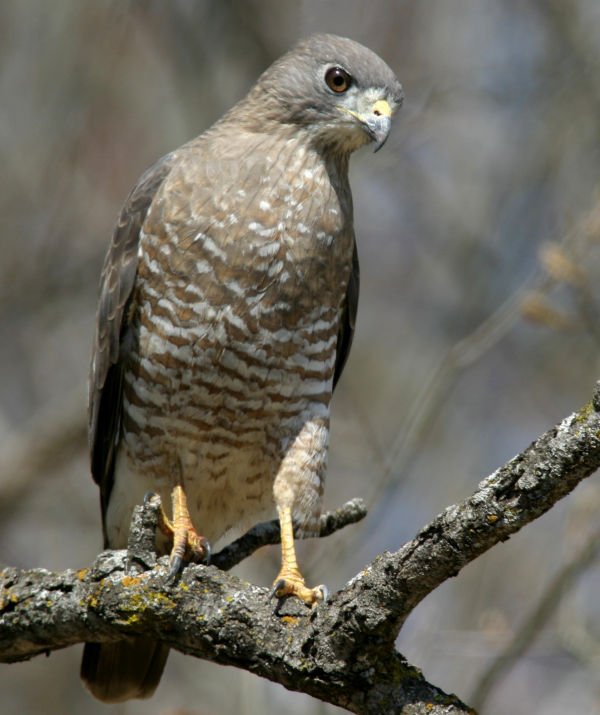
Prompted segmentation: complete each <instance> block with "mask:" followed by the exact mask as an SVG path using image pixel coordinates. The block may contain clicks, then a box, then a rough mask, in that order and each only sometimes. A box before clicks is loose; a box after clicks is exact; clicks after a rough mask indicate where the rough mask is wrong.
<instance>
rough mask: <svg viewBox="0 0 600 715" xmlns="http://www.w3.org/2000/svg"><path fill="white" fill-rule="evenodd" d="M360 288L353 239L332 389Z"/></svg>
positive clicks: (347, 343) (349, 341)
mask: <svg viewBox="0 0 600 715" xmlns="http://www.w3.org/2000/svg"><path fill="white" fill-rule="evenodd" d="M359 289H360V270H359V265H358V252H357V250H356V240H355V241H354V251H353V253H352V270H351V271H350V279H349V280H348V288H347V289H346V300H345V301H344V307H343V308H342V318H341V320H340V329H339V331H338V340H337V351H336V355H335V372H334V374H333V389H334V390H335V386H336V385H337V383H338V380H339V379H340V376H341V374H342V371H343V369H344V365H345V364H346V360H347V359H348V355H350V348H351V347H352V340H353V338H354V328H355V326H356V312H357V310H358V293H359Z"/></svg>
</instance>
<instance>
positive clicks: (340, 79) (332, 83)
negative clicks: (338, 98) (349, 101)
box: [325, 67, 352, 92]
mask: <svg viewBox="0 0 600 715" xmlns="http://www.w3.org/2000/svg"><path fill="white" fill-rule="evenodd" d="M325 81H326V82H327V86H328V87H329V89H332V90H333V91H334V92H345V91H346V90H347V89H348V87H349V86H350V85H351V84H352V77H350V75H349V74H348V73H347V72H346V71H345V70H343V69H342V68H341V67H332V68H331V69H330V70H327V74H326V75H325Z"/></svg>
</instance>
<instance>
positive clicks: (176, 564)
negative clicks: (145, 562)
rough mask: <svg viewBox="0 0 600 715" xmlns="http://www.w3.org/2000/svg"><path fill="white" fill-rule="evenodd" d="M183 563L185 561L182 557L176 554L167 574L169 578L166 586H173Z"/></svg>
mask: <svg viewBox="0 0 600 715" xmlns="http://www.w3.org/2000/svg"><path fill="white" fill-rule="evenodd" d="M182 563H183V559H182V558H181V556H179V555H178V554H175V556H173V560H172V561H171V565H170V567H169V572H168V573H167V578H166V579H165V585H166V586H171V584H172V583H173V581H175V579H176V577H177V574H178V573H179V569H180V568H181V564H182Z"/></svg>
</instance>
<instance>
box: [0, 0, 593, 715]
mask: <svg viewBox="0 0 600 715" xmlns="http://www.w3.org/2000/svg"><path fill="white" fill-rule="evenodd" d="M315 31H326V32H334V33H337V34H341V35H346V36H349V37H352V38H353V39H355V40H358V41H359V42H362V43H363V44H365V45H367V46H369V47H370V48H372V49H373V50H375V51H376V52H377V53H379V54H380V55H381V56H382V57H383V58H384V59H385V60H386V61H387V63H388V64H389V65H390V66H391V67H392V68H393V69H394V71H395V72H396V74H397V76H398V78H399V79H400V81H401V82H402V84H403V85H404V88H405V92H406V101H405V105H404V108H403V109H402V111H401V113H400V115H399V116H398V120H397V121H396V123H395V127H394V129H393V133H392V136H391V137H390V139H389V141H388V143H387V145H386V146H385V148H384V149H383V150H382V151H381V152H380V153H379V154H377V155H376V156H373V154H372V153H371V152H370V151H369V150H362V151H361V152H359V153H358V155H356V156H355V157H354V159H353V161H352V170H351V173H352V176H351V180H352V186H353V191H354V199H355V212H356V233H357V237H358V244H359V253H360V260H361V273H362V278H361V280H362V286H361V291H362V295H361V304H360V308H359V315H358V328H357V333H356V337H355V342H354V347H353V351H352V356H351V358H350V361H349V363H348V365H347V367H346V371H345V374H344V377H343V378H342V380H341V382H340V385H339V388H338V390H337V392H336V395H335V398H334V407H333V420H332V443H331V454H330V466H329V472H328V477H327V488H326V494H325V507H326V508H328V509H331V508H336V507H338V506H339V505H341V504H342V503H343V502H345V501H346V500H348V499H350V498H352V497H355V496H360V497H363V498H364V499H365V500H366V502H367V503H368V505H369V508H370V512H369V516H368V517H367V519H366V520H365V521H364V522H362V523H361V524H359V525H356V526H352V527H349V528H347V529H346V530H344V531H343V532H340V533H338V534H336V535H334V536H333V537H330V538H329V539H327V540H323V541H317V540H315V541H312V542H310V543H305V544H303V545H302V548H301V554H300V559H301V563H302V564H303V566H304V572H305V575H306V577H307V580H308V581H309V582H310V583H321V582H323V581H325V582H327V583H328V584H329V586H330V587H331V588H333V589H338V588H340V587H342V586H343V585H344V583H346V582H347V581H348V580H349V579H350V578H351V577H352V576H354V575H355V574H356V573H357V572H358V571H359V570H360V569H361V568H362V567H363V566H364V565H365V564H367V563H368V562H369V561H370V560H372V559H373V558H374V557H375V556H376V555H377V554H379V553H381V552H382V551H384V550H386V549H389V550H395V549H397V548H399V547H400V546H401V545H402V544H403V543H404V542H405V541H407V540H408V539H410V538H412V537H413V536H414V535H415V533H416V531H417V530H418V529H419V528H420V527H421V526H423V525H425V524H426V523H427V522H428V521H430V520H431V519H432V518H433V517H435V516H436V515H437V514H438V513H440V512H441V511H442V510H443V509H444V508H445V507H446V506H448V505H449V504H452V503H455V502H457V501H460V500H462V499H464V498H466V497H467V496H468V495H469V494H470V493H471V492H472V491H473V490H474V489H475V488H476V486H477V484H478V483H479V482H480V481H481V480H482V479H483V478H484V477H485V476H487V475H488V474H489V473H491V472H492V471H493V470H495V469H496V468H498V467H499V466H501V465H502V464H503V463H504V462H506V461H507V460H508V459H510V458H511V457H512V456H513V455H514V454H516V453H517V452H519V451H521V450H522V449H523V448H524V447H526V446H527V445H528V444H529V443H530V442H531V441H532V440H533V439H535V438H536V437H537V436H538V435H539V434H541V433H542V432H544V431H546V430H547V429H549V428H551V427H552V426H553V425H554V424H555V423H557V422H558V421H560V420H561V419H562V418H564V417H566V416H567V415H568V414H570V413H571V412H572V411H573V410H575V409H577V408H579V407H581V406H582V405H583V404H584V403H585V402H586V401H587V400H588V399H589V398H590V396H591V391H592V388H593V386H594V383H595V381H596V379H597V378H598V377H600V374H599V372H600V370H599V367H600V364H599V363H600V360H599V356H598V352H599V347H600V322H599V321H598V313H599V311H600V291H599V290H598V276H599V275H600V204H599V203H598V202H599V194H598V193H597V192H596V187H597V185H598V183H599V182H600V4H599V3H598V2H597V0H518V1H517V0H452V2H448V0H369V2H368V3H366V2H364V1H362V0H340V1H331V0H304V1H297V2H290V1H287V0H169V2H168V3H167V2H163V1H162V0H146V1H144V2H142V1H140V2H126V1H125V0H118V1H109V0H106V1H103V2H80V1H79V0H54V1H53V2H52V3H49V2H43V1H42V0H0V566H2V565H13V566H18V567H21V568H33V567H44V568H47V569H52V570H58V569H65V568H68V567H71V568H76V567H83V566H87V565H89V564H90V563H91V561H92V560H93V558H94V557H95V555H96V554H97V553H98V552H99V550H100V547H101V527H100V516H99V507H98V494H97V489H96V486H95V485H94V484H93V482H92V480H91V477H90V474H89V466H88V456H87V445H86V414H85V413H86V391H85V383H86V377H87V369H88V364H89V355H90V350H91V343H92V335H93V324H94V313H95V307H96V299H97V290H98V281H99V274H100V270H101V265H102V261H103V258H104V254H105V251H106V249H107V246H108V241H109V237H110V233H111V227H112V225H113V223H114V221H115V218H116V216H117V213H118V211H119V208H120V205H121V204H122V202H123V201H124V199H125V197H126V196H127V194H128V192H129V190H130V189H131V187H132V186H133V184H134V182H135V181H136V179H137V178H138V176H139V175H140V174H141V173H142V172H143V171H144V170H145V169H146V168H148V167H149V166H150V165H151V164H152V163H154V161H156V160H157V159H158V158H159V157H160V156H162V155H163V154H165V153H167V152H169V151H171V150H172V149H174V148H176V147H178V146H179V145H181V144H183V143H184V142H186V141H187V140H188V139H190V138H192V137H194V136H195V135H197V134H199V133H200V132H202V131H203V130H205V129H206V128H208V127H209V126H210V125H211V123H212V122H213V121H215V120H216V119H217V118H218V117H219V116H220V115H221V114H222V113H223V112H224V111H225V110H227V109H228V108H229V107H230V106H231V105H232V104H234V103H235V102H236V101H237V100H239V99H240V98H242V97H243V96H244V94H245V93H246V92H247V90H248V89H249V87H250V86H251V84H252V83H253V81H254V80H255V79H256V77H257V76H258V75H259V74H260V73H261V72H262V71H263V70H264V69H265V68H266V67H267V66H268V65H269V64H270V63H271V62H272V61H273V60H274V59H276V58H277V57H278V56H279V55H280V54H282V53H283V52H285V51H286V50H287V49H288V48H289V47H290V45H291V44H293V43H294V41H296V40H297V39H299V38H302V37H304V36H306V35H308V34H310V33H312V32H315ZM599 509H600V485H599V482H598V478H597V477H592V478H591V479H590V480H588V481H587V482H586V483H584V484H582V485H580V486H579V488H578V489H577V490H576V492H575V493H574V494H573V495H571V496H570V497H568V498H567V499H565V500H563V502H561V503H560V504H559V505H558V506H557V507H556V508H555V509H553V510H552V511H551V512H550V513H549V514H547V515H546V516H544V517H542V518H541V519H540V520H538V521H537V522H535V523H534V524H532V525H530V526H528V527H527V528H526V529H524V530H523V531H522V532H521V533H519V534H517V535H516V536H514V537H513V538H512V539H511V540H510V541H509V542H507V543H505V544H502V545H500V546H498V547H496V548H495V549H493V550H492V551H491V552H490V553H488V554H486V555H484V556H483V557H482V558H480V559H479V560H478V561H477V562H475V563H473V564H471V565H470V566H468V567H467V568H466V569H464V571H463V572H462V573H461V574H460V575H459V576H458V578H456V579H452V581H451V582H448V583H446V584H444V585H443V586H442V587H441V588H440V589H438V590H437V591H436V592H435V593H433V594H431V595H430V596H429V597H428V598H427V599H426V600H425V601H424V602H423V603H422V604H421V605H420V606H419V607H418V608H417V609H416V610H415V612H414V613H413V614H412V615H411V617H410V618H409V620H408V622H407V623H406V625H405V627H404V630H403V631H402V633H401V635H400V638H399V641H398V648H399V649H400V650H401V652H402V653H404V655H405V656H406V657H407V658H408V659H409V660H410V661H411V662H412V663H414V664H415V665H417V666H419V667H420V668H422V669H423V672H424V674H425V676H426V677H427V678H428V679H429V680H430V681H432V682H434V683H436V684H437V685H439V686H440V687H442V688H444V689H445V690H446V691H450V692H455V693H456V694H457V695H459V696H460V697H461V698H463V699H464V700H466V701H467V702H469V703H470V704H473V705H477V706H479V707H480V708H481V712H483V713H486V714H489V715H509V714H510V715H521V714H523V715H525V714H527V715H538V714H539V715H542V714H543V715H554V714H556V715H559V714H560V715H564V713H567V712H568V713H578V714H582V713H583V714H587V713H599V712H600V680H599V679H600V598H599V594H600V565H599V564H598V562H597V560H596V552H597V550H598V544H599V543H600V535H599V533H600V532H599V531H598V529H599V526H600V520H599V518H598V511H599ZM278 558H279V557H278V550H277V549H275V548H268V549H263V550H262V551H260V552H258V553H257V554H255V555H254V556H253V557H252V558H251V559H250V560H248V561H247V562H246V563H244V564H243V565H241V566H240V567H238V569H237V570H236V572H237V573H240V574H243V576H244V577H245V578H247V579H250V580H252V581H253V582H254V583H257V584H261V585H265V586H266V585H268V584H270V583H271V581H272V579H273V578H274V576H275V575H276V573H277V568H278ZM573 564H574V566H573V567H572V568H570V565H573ZM80 653H81V648H71V649H69V650H65V651H61V652H56V653H53V654H52V656H51V657H50V658H37V659H36V660H34V661H32V662H30V663H23V664H17V665H11V666H6V665H5V666H1V667H0V712H2V713H3V715H30V714H37V713H42V714H46V713H60V714H62V715H71V714H75V713H89V714H90V715H95V714H97V713H107V712H113V713H115V714H117V715H141V714H142V713H147V714H148V715H176V714H179V715H183V714H184V713H185V714H187V715H201V714H202V715H234V714H235V715H259V714H261V715H262V714H263V713H278V712H282V711H283V709H284V708H285V710H286V712H287V713H290V714H291V715H293V714H295V713H302V714H303V715H313V714H314V715H317V714H318V715H325V714H331V713H334V712H341V711H337V710H336V709H335V708H332V707H330V706H327V705H324V704H322V703H319V702H317V701H314V700H312V699H310V698H308V697H306V696H301V695H297V694H294V693H289V692H287V691H285V690H284V689H283V688H281V687H279V686H276V685H273V684H272V683H268V682H266V681H263V680H259V679H258V678H256V677H255V676H253V675H250V674H248V673H244V672H240V671H236V670H234V669H232V668H223V667H219V666H216V665H213V664H210V663H204V662H201V661H197V660H194V659H192V658H185V657H183V656H181V655H179V654H177V653H172V655H171V657H170V659H169V663H168V666H167V670H166V674H165V677H164V679H163V682H162V684H161V686H160V688H159V690H158V691H157V693H156V695H155V697H154V698H153V699H152V700H150V701H147V702H140V701H137V702H131V703H126V704H123V705H119V706H114V707H108V706H102V705H100V704H99V703H96V701H94V700H93V699H92V698H91V697H90V696H88V695H87V694H86V693H85V691H84V690H83V688H82V686H81V685H80V681H79V678H78V668H79V659H80ZM498 663H503V664H504V665H505V667H504V668H503V669H502V670H500V669H498V667H497V664H498Z"/></svg>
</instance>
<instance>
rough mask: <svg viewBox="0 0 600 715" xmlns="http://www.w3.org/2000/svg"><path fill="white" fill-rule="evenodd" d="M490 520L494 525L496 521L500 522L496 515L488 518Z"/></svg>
mask: <svg viewBox="0 0 600 715" xmlns="http://www.w3.org/2000/svg"><path fill="white" fill-rule="evenodd" d="M488 519H489V520H490V521H491V522H492V523H493V522H495V521H498V517H497V516H496V515H495V514H490V515H489V516H488Z"/></svg>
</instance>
